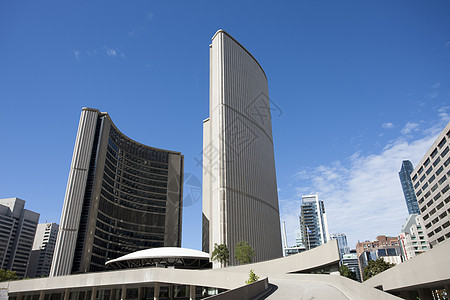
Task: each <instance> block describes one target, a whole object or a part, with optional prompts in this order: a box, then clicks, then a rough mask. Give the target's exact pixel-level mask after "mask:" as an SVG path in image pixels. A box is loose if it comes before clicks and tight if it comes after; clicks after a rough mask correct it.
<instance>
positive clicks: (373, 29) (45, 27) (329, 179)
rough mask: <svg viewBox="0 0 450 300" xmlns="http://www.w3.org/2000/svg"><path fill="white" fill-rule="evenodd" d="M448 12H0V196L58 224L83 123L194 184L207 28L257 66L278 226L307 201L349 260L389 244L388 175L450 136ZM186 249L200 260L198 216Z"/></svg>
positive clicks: (126, 5) (276, 7)
mask: <svg viewBox="0 0 450 300" xmlns="http://www.w3.org/2000/svg"><path fill="white" fill-rule="evenodd" d="M449 15H450V2H449V1H428V2H425V1H370V2H369V1H359V2H357V1H298V2H273V1H258V2H244V1H227V2H218V1H199V2H193V1H150V0H146V1H138V0H136V1H100V0H99V1H88V0H84V1H81V0H80V1H63V2H62V1H1V3H0V101H1V104H2V106H1V109H0V137H1V140H2V143H1V147H0V165H1V171H2V172H1V175H0V197H1V198H6V197H19V198H22V199H24V200H26V201H27V204H26V206H27V208H28V209H31V210H34V211H37V212H39V213H40V214H41V221H42V222H44V221H49V222H59V218H60V213H61V208H62V204H63V199H64V193H65V188H66V184H67V177H68V172H69V167H70V161H71V158H72V151H73V146H74V141H75V136H76V131H77V126H78V121H79V116H80V112H81V108H82V107H84V106H87V107H93V108H98V109H100V110H101V111H106V112H108V113H110V115H111V118H112V120H113V122H114V123H115V124H116V125H117V127H118V128H119V129H120V130H121V131H122V132H123V133H125V134H126V135H127V136H129V137H130V138H133V139H135V140H136V141H139V142H141V143H143V144H147V145H150V146H154V147H158V148H165V149H171V150H176V151H181V152H182V153H183V154H184V156H185V172H186V173H189V174H192V176H194V177H196V178H199V179H200V180H201V167H200V166H198V163H197V162H196V159H199V158H200V157H201V154H200V153H201V151H202V120H203V119H205V118H206V117H207V116H208V101H209V100H208V93H209V91H208V89H209V47H208V46H209V44H210V42H211V37H212V36H213V35H214V33H215V32H216V31H217V30H218V29H221V28H222V29H224V30H226V31H228V32H229V33H230V34H231V35H232V36H234V37H235V38H236V39H237V40H238V41H239V42H241V43H242V44H243V45H244V46H245V47H246V48H247V49H248V50H249V51H250V52H251V53H252V54H253V55H254V56H255V57H256V59H257V60H258V61H259V62H260V64H261V65H262V67H263V68H264V70H265V72H266V74H267V77H268V80H269V93H270V97H271V99H272V101H273V103H275V104H276V105H277V106H278V107H279V110H278V111H277V113H276V114H274V115H273V116H272V125H273V138H274V144H275V161H276V167H277V180H278V188H279V202H280V212H281V219H282V221H286V223H287V228H288V236H289V237H288V239H289V240H290V243H292V242H293V240H294V232H293V231H294V230H295V228H296V227H297V226H298V222H297V215H298V211H299V204H300V199H301V195H304V194H309V193H319V197H320V198H321V199H322V200H324V201H325V205H326V209H327V215H328V223H329V227H330V231H331V232H332V233H336V232H343V233H346V234H347V236H348V239H349V243H350V246H351V247H354V245H355V243H356V241H357V240H366V239H370V240H371V239H374V238H375V237H376V235H377V234H389V235H397V234H398V233H399V231H400V229H401V225H402V224H403V223H404V221H405V218H406V217H407V209H406V205H405V202H404V199H403V195H402V191H401V186H400V183H399V179H398V175H397V172H398V171H399V170H400V166H401V161H402V160H403V159H410V160H411V161H412V162H413V164H416V163H418V161H419V160H420V158H421V157H422V155H423V154H424V153H425V151H426V150H427V149H428V147H429V146H430V145H431V143H432V142H433V141H434V138H435V136H436V135H437V134H438V133H439V132H440V131H441V130H442V129H443V128H444V126H445V125H446V124H447V123H448V122H449V121H450V118H449V114H450V18H449V17H448V16H449ZM183 222H184V223H183V246H184V247H188V248H194V249H200V248H201V201H197V202H195V203H194V204H192V205H189V206H187V207H185V208H184V215H183Z"/></svg>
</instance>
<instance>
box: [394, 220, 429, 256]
mask: <svg viewBox="0 0 450 300" xmlns="http://www.w3.org/2000/svg"><path fill="white" fill-rule="evenodd" d="M398 237H399V241H400V246H401V249H402V256H403V260H404V261H405V260H408V259H411V258H413V257H414V256H417V255H419V254H420V253H422V252H424V251H427V250H428V249H430V245H429V243H428V236H427V235H426V233H425V226H424V225H423V219H422V216H421V215H417V214H412V215H409V217H408V219H407V220H406V223H405V225H403V228H402V232H401V233H400V234H399V236H398Z"/></svg>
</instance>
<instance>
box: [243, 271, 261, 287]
mask: <svg viewBox="0 0 450 300" xmlns="http://www.w3.org/2000/svg"><path fill="white" fill-rule="evenodd" d="M258 279H259V276H258V275H256V274H255V272H254V271H253V269H252V270H250V273H249V276H248V280H247V281H245V283H246V284H250V283H253V282H256V281H258Z"/></svg>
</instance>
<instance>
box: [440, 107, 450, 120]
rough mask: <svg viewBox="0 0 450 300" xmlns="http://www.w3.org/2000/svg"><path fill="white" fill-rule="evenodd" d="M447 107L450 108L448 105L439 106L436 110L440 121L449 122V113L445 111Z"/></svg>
mask: <svg viewBox="0 0 450 300" xmlns="http://www.w3.org/2000/svg"><path fill="white" fill-rule="evenodd" d="M448 109H450V106H445V107H441V108H440V109H439V110H438V112H439V117H440V118H441V121H443V122H446V123H448V122H450V115H449V114H448V113H447V110H448Z"/></svg>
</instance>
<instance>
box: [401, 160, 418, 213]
mask: <svg viewBox="0 0 450 300" xmlns="http://www.w3.org/2000/svg"><path fill="white" fill-rule="evenodd" d="M413 171H414V167H413V164H412V163H411V162H410V161H409V160H404V161H403V163H402V168H401V169H400V172H398V176H399V177H400V182H401V184H402V189H403V195H404V196H405V201H406V206H407V207H408V213H409V214H410V215H412V214H420V210H419V204H417V198H416V195H415V194H414V188H413V184H412V181H411V173H412V172H413Z"/></svg>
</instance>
